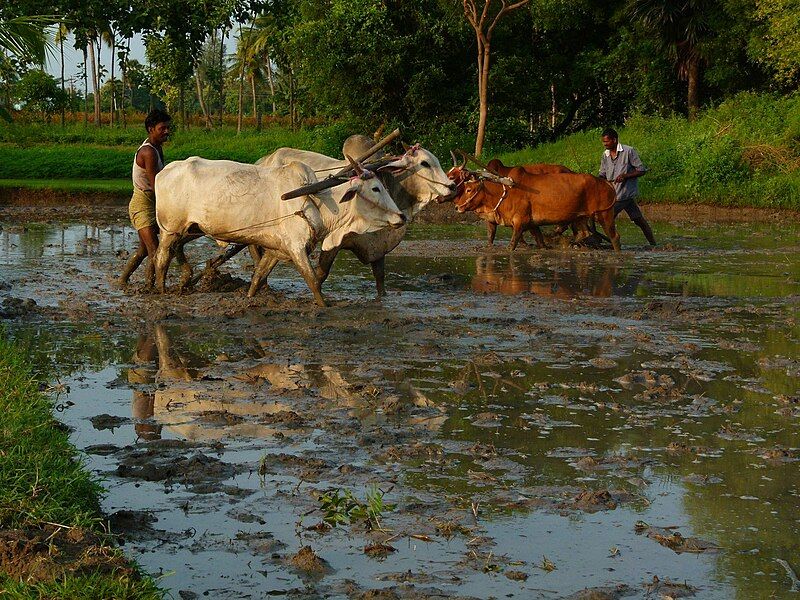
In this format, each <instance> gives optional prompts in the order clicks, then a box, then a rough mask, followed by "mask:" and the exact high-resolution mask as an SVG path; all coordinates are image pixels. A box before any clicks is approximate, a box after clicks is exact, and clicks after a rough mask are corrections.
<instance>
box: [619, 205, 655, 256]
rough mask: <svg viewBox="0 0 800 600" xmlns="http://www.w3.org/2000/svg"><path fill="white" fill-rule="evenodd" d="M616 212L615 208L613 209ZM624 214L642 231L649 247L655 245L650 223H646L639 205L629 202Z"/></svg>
mask: <svg viewBox="0 0 800 600" xmlns="http://www.w3.org/2000/svg"><path fill="white" fill-rule="evenodd" d="M615 211H616V207H615ZM625 212H627V213H628V216H629V217H630V218H631V221H633V222H634V223H635V224H636V226H637V227H639V229H641V230H642V233H644V237H645V238H647V242H648V243H649V244H650V245H651V246H655V245H656V238H655V236H654V235H653V230H652V229H651V228H650V223H648V222H647V219H645V218H644V215H643V214H642V211H641V210H640V209H639V205H638V204H636V201H635V200H631V201H630V202H629V203H628V204H627V206H626V207H625Z"/></svg>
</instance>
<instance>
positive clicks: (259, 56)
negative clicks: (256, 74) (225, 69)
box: [250, 15, 277, 116]
mask: <svg viewBox="0 0 800 600" xmlns="http://www.w3.org/2000/svg"><path fill="white" fill-rule="evenodd" d="M253 25H254V27H253V30H252V32H251V37H252V40H251V43H250V51H251V54H252V56H253V59H254V60H255V61H257V62H258V63H260V65H261V68H262V69H263V71H264V72H265V73H266V76H267V82H268V83H269V93H270V97H271V98H272V114H273V116H274V115H275V113H276V112H277V111H276V108H275V82H274V78H273V73H272V56H271V55H270V54H271V53H270V49H271V47H272V44H273V37H274V35H275V20H274V19H273V17H272V16H271V15H262V16H260V17H256V19H255V20H254V21H253Z"/></svg>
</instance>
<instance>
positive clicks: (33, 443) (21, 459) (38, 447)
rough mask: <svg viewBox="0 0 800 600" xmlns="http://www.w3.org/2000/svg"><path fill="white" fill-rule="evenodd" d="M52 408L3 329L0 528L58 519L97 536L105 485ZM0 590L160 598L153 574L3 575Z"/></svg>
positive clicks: (0, 353) (34, 525)
mask: <svg viewBox="0 0 800 600" xmlns="http://www.w3.org/2000/svg"><path fill="white" fill-rule="evenodd" d="M52 411H53V402H52V400H50V399H49V398H48V397H47V396H46V395H45V394H44V393H42V392H41V391H40V390H39V383H38V382H37V381H36V379H35V378H34V377H33V375H32V371H31V367H30V365H29V364H28V362H27V360H26V359H25V356H24V353H23V351H22V350H21V349H20V348H19V347H17V346H15V345H14V344H13V343H12V342H10V341H9V340H8V339H7V338H6V337H5V333H4V332H2V331H0V413H1V414H2V415H3V417H2V421H0V529H7V528H8V529H24V528H31V529H38V528H41V527H43V526H44V525H47V524H51V525H52V524H58V525H61V526H64V527H69V528H72V527H80V528H85V529H89V530H92V531H94V532H95V533H98V534H100V535H102V532H103V529H102V521H103V519H102V515H101V512H100V497H101V495H102V493H103V490H102V488H101V487H100V484H99V483H98V481H97V480H96V479H95V478H94V477H93V476H92V475H91V474H90V473H89V472H88V471H87V470H86V469H85V467H84V465H83V464H82V463H81V461H80V460H79V458H78V453H77V450H76V449H75V447H74V446H73V445H72V444H71V443H70V441H69V435H68V433H67V431H65V429H64V428H63V427H61V426H60V425H59V424H58V422H57V421H56V420H55V419H54V418H53V416H52ZM115 552H117V551H115ZM0 589H2V595H3V597H15V598H40V597H59V598H66V597H69V598H72V597H75V598H90V597H93V598H111V597H114V598H117V597H119V598H123V597H124V598H133V597H152V598H156V597H160V592H158V590H157V588H156V587H155V585H154V583H153V582H152V581H151V580H148V579H142V580H138V579H136V580H134V579H131V578H130V577H128V576H125V577H123V578H120V577H115V576H114V574H113V573H112V574H92V573H83V574H81V575H80V576H79V577H71V576H70V577H67V578H65V579H64V580H61V581H58V582H49V583H40V584H37V585H27V584H24V583H20V582H15V581H12V580H11V579H10V578H9V576H8V575H7V574H2V573H0ZM137 589H139V590H140V591H141V592H142V596H138V595H137V592H136V590H137ZM95 591H97V592H98V593H96V594H95V593H94V592H95Z"/></svg>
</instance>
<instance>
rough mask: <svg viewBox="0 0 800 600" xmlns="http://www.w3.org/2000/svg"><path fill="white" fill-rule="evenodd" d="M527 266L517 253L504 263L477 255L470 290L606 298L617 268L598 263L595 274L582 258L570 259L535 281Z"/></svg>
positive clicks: (552, 296)
mask: <svg viewBox="0 0 800 600" xmlns="http://www.w3.org/2000/svg"><path fill="white" fill-rule="evenodd" d="M533 275H534V273H533V272H532V269H531V267H530V266H529V265H528V264H527V263H526V262H525V261H524V260H523V259H522V257H519V256H513V255H512V256H510V257H509V258H508V263H507V264H506V261H505V260H502V262H500V261H499V260H498V258H497V257H495V256H479V257H478V258H477V261H476V263H475V275H474V277H473V278H472V289H473V290H474V291H476V292H481V293H500V294H507V295H513V294H523V293H531V294H536V295H537V296H543V297H548V298H559V299H561V300H569V299H571V298H574V297H576V296H580V295H590V296H596V297H599V298H608V297H610V296H612V295H613V294H614V282H615V280H616V277H617V267H616V266H615V265H611V264H605V265H603V266H602V270H601V271H600V272H599V273H596V272H594V271H593V270H592V264H591V263H589V262H586V261H585V260H580V259H578V260H575V259H571V260H569V261H565V263H564V264H563V265H559V266H558V268H556V269H554V270H553V274H552V278H551V279H549V280H547V281H542V280H535V279H534V278H533Z"/></svg>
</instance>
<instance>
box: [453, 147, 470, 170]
mask: <svg viewBox="0 0 800 600" xmlns="http://www.w3.org/2000/svg"><path fill="white" fill-rule="evenodd" d="M456 152H458V153H459V154H460V155H461V158H463V159H464V162H462V163H461V166H460V168H462V169H466V168H467V160H469V159H468V158H467V153H466V152H464V151H463V150H456Z"/></svg>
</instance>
